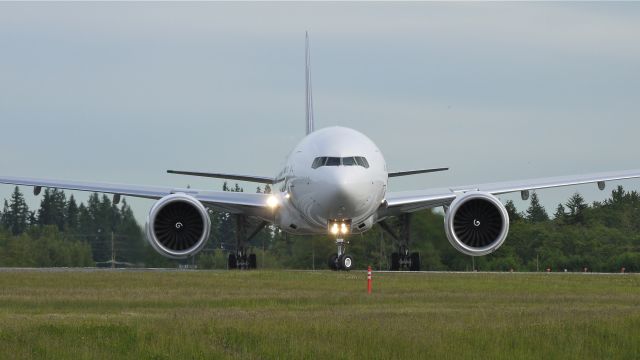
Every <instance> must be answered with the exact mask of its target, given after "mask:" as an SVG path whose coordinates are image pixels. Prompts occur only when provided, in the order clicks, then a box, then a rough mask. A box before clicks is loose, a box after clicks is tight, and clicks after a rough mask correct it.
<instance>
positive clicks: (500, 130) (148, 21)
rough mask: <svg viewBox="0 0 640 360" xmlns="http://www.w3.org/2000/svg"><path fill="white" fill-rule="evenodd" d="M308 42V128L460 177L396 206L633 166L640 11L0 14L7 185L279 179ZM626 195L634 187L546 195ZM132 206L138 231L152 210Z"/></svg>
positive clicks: (148, 6) (321, 6) (202, 184)
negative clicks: (489, 186) (360, 136)
mask: <svg viewBox="0 0 640 360" xmlns="http://www.w3.org/2000/svg"><path fill="white" fill-rule="evenodd" d="M305 31H309V33H310V37H311V58H312V59H311V62H312V77H313V94H314V108H315V119H316V128H321V127H326V126H333V125H341V126H347V127H351V128H354V129H357V130H359V131H361V132H363V133H364V134H366V135H367V136H369V137H370V138H371V139H372V140H373V141H374V142H375V143H376V144H377V145H378V147H379V148H380V149H381V151H382V153H383V154H384V156H385V158H386V160H387V163H388V166H389V169H390V170H395V171H401V170H411V169H420V168H430V167H442V166H448V167H450V168H451V170H450V171H448V172H444V173H437V174H425V175H416V176H411V177H405V178H394V179H391V180H390V184H389V187H390V190H391V191H394V190H416V189H425V188H430V187H444V186H455V185H467V184H476V183H484V182H495V181H506V180H517V179H525V178H536V177H548V176H557V175H570V174H579V173H588V172H600V171H610V170H625V169H634V168H640V161H638V148H639V147H640V146H639V145H638V141H637V138H638V134H639V130H640V121H639V120H640V116H639V115H640V46H639V45H638V43H639V42H638V39H640V4H638V3H609V2H606V3H573V2H572V3H548V2H539V3H520V2H518V3H493V2H492V3H449V2H447V3H396V2H394V3H380V2H376V3H364V2H359V3H153V2H144V3H85V2H73V3H6V2H1V3H0V49H1V53H0V131H1V133H0V134H1V135H0V154H1V155H0V174H1V175H12V176H31V177H42V178H54V179H76V180H86V181H103V182H114V183H130V184H149V185H167V186H175V187H182V186H186V185H190V186H191V187H192V188H202V189H213V190H216V189H220V188H221V186H222V182H221V181H218V180H213V179H201V178H194V177H184V176H179V175H170V174H166V173H165V171H166V170H167V169H178V170H190V171H216V172H229V173H239V174H254V175H263V176H274V175H275V174H276V173H277V172H278V171H279V169H280V168H281V166H283V164H284V160H285V158H286V155H287V154H288V152H289V151H290V150H291V149H292V148H293V147H294V146H295V144H296V143H297V142H298V141H300V140H301V138H302V137H303V136H304V131H305V122H304V112H305V110H304V104H305V94H304V34H305ZM617 184H622V185H624V186H625V187H627V188H629V189H636V190H638V189H640V181H624V182H616V183H610V184H609V185H608V187H607V189H606V191H604V192H599V191H598V190H597V188H596V186H595V185H585V186H578V187H573V188H563V189H554V190H541V191H538V195H539V197H540V199H541V201H542V203H543V204H544V205H545V206H546V207H547V208H548V210H549V211H550V212H553V210H554V209H555V207H556V205H557V204H558V203H559V202H561V201H565V200H566V199H567V198H568V197H569V196H570V195H571V194H572V193H573V192H575V191H579V192H581V193H582V194H583V195H584V196H585V198H586V199H587V200H588V201H595V200H601V199H603V198H605V197H607V196H608V195H609V193H610V190H611V188H612V187H613V186H615V185H617ZM241 185H242V186H243V187H244V188H245V191H255V187H256V185H255V184H250V183H243V184H241ZM11 190H12V186H9V185H2V186H0V199H2V198H3V197H7V196H8V194H9V193H10V192H11ZM23 191H25V192H26V193H30V192H31V189H23ZM74 194H75V195H76V196H77V197H78V198H79V199H81V200H84V199H86V195H84V194H79V193H74ZM27 198H28V201H29V204H30V205H31V206H32V207H37V205H38V203H39V199H38V198H36V197H34V196H31V195H29V196H27ZM508 199H514V200H515V203H516V205H517V206H518V207H519V208H521V209H524V208H525V207H526V206H527V203H526V202H523V201H521V200H519V194H515V195H508V196H504V197H502V200H508ZM128 201H129V203H130V204H132V206H133V208H134V211H135V213H136V217H137V218H138V219H139V220H140V221H141V222H142V221H144V219H145V217H146V214H147V212H148V210H149V208H150V206H151V205H152V204H153V201H151V200H135V199H128Z"/></svg>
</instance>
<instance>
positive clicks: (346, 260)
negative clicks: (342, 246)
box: [339, 254, 353, 271]
mask: <svg viewBox="0 0 640 360" xmlns="http://www.w3.org/2000/svg"><path fill="white" fill-rule="evenodd" d="M339 262H340V270H344V271H349V270H351V269H353V258H352V257H351V255H348V254H345V255H342V256H341V257H340V261H339Z"/></svg>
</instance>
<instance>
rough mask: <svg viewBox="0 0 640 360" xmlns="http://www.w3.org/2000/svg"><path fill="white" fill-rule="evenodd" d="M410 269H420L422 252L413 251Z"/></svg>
mask: <svg viewBox="0 0 640 360" xmlns="http://www.w3.org/2000/svg"><path fill="white" fill-rule="evenodd" d="M409 270H410V271H420V253H418V252H413V253H411V266H410V267H409Z"/></svg>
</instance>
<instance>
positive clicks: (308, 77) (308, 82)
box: [304, 32, 313, 135]
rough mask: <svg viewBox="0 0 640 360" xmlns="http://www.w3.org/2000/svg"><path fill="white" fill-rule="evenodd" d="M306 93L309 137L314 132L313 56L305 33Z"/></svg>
mask: <svg viewBox="0 0 640 360" xmlns="http://www.w3.org/2000/svg"><path fill="white" fill-rule="evenodd" d="M304 60H305V85H306V89H305V93H306V95H307V104H306V110H307V112H306V119H307V135H308V134H311V133H312V132H313V95H312V93H311V54H310V53H309V33H308V32H305V49H304Z"/></svg>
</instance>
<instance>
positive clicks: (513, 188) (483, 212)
mask: <svg viewBox="0 0 640 360" xmlns="http://www.w3.org/2000/svg"><path fill="white" fill-rule="evenodd" d="M310 65H311V61H310V51H309V36H308V34H306V35H305V83H306V84H305V92H306V115H305V120H306V136H305V137H304V138H303V139H302V140H301V141H300V142H299V143H298V144H297V145H296V146H295V148H294V149H293V150H292V151H291V153H290V154H289V156H288V158H287V160H286V165H285V166H284V168H283V169H282V171H280V172H279V173H278V175H277V176H275V177H265V176H256V175H238V174H226V173H218V172H215V173H214V172H196V171H175V170H168V171H167V172H168V173H172V174H181V175H190V176H201V177H210V178H220V179H228V180H239V181H248V182H255V183H261V184H269V185H270V186H271V187H272V188H273V189H274V191H273V193H271V194H262V193H255V194H252V193H243V192H225V191H208V190H196V189H191V188H173V187H157V186H139V185H122V184H108V183H97V182H84V181H67V180H52V179H37V178H29V177H12V176H0V183H3V184H13V185H24V186H32V187H33V192H34V194H35V195H38V194H39V193H40V191H41V190H42V188H43V187H45V188H58V189H68V190H78V191H90V192H100V193H107V194H113V202H114V203H116V204H117V203H118V202H119V201H120V197H121V196H131V197H139V198H147V199H154V200H157V201H156V202H155V204H154V205H153V206H152V207H151V209H150V211H149V215H148V218H147V222H146V225H145V234H146V238H147V240H148V242H149V243H150V244H151V246H152V247H153V248H154V249H155V250H156V251H157V252H158V253H160V254H161V255H163V256H166V257H168V258H172V259H184V258H188V257H191V256H194V255H196V254H197V253H198V252H200V251H201V250H202V248H203V247H204V246H205V243H206V241H207V239H208V238H209V233H210V230H211V224H210V218H209V210H211V211H223V212H228V213H230V214H231V215H232V216H233V217H234V218H235V220H236V245H237V246H236V250H235V252H231V253H230V254H229V256H228V259H227V260H228V264H227V265H228V268H229V269H235V268H242V269H252V268H256V266H257V262H256V255H255V254H252V253H250V251H249V248H248V246H247V243H248V242H249V241H250V240H251V239H252V238H253V237H254V236H255V235H256V234H257V233H258V232H259V231H261V229H262V228H264V227H265V226H267V225H269V224H273V225H275V226H277V227H279V228H280V229H282V230H283V231H285V232H288V233H292V234H302V235H308V234H328V235H329V236H331V237H333V238H335V242H336V247H337V251H336V252H335V253H334V254H332V255H331V257H330V259H329V261H328V265H329V267H330V268H331V269H333V270H350V269H352V268H353V266H354V259H353V257H352V256H351V255H350V254H349V253H348V252H347V242H346V241H345V238H346V237H347V236H348V235H351V234H359V233H363V232H365V231H367V230H369V229H371V228H372V227H373V226H374V225H375V224H378V225H379V226H380V227H381V228H382V229H383V230H384V231H385V232H387V233H388V234H390V235H391V237H392V238H393V239H394V240H395V243H396V247H397V251H395V252H393V253H392V254H391V266H390V270H404V269H406V270H410V271H417V270H420V255H419V253H417V252H411V251H410V245H411V243H410V237H409V233H410V231H409V228H410V224H411V215H412V214H413V213H415V212H417V211H420V210H425V209H433V208H437V207H443V208H444V211H445V224H444V231H445V234H446V237H447V239H448V240H449V242H450V243H451V245H452V246H453V247H454V248H455V249H457V250H458V251H460V252H461V253H463V254H466V255H471V256H482V255H487V254H490V253H492V252H494V251H496V250H497V249H498V248H499V247H500V246H501V245H502V244H503V243H504V241H505V240H506V238H507V234H508V232H509V215H508V213H507V210H506V208H505V206H504V205H503V204H502V203H501V202H500V200H499V199H498V198H497V195H501V194H507V193H518V192H519V193H520V195H521V197H522V199H523V200H527V199H528V197H529V194H530V191H531V190H536V189H546V188H553V187H561V186H569V185H578V184H587V183H596V184H597V186H598V188H599V189H600V190H604V188H605V182H606V181H612V180H623V179H631V178H639V177H640V170H626V171H613V172H603V173H594V174H586V175H573V176H562V177H552V178H539V179H529V180H520V181H508V182H498V183H489V184H475V185H468V186H456V187H447V188H434V189H424V190H418V191H403V192H396V191H390V190H389V188H388V184H389V179H390V178H393V177H400V176H411V175H416V174H425V173H432V172H438V171H446V170H448V169H447V168H444V167H441V168H430V169H419V170H410V171H399V172H395V171H389V170H388V168H387V163H386V161H385V159H384V156H383V154H382V152H381V151H380V149H378V147H377V146H376V145H375V144H374V142H373V141H371V140H370V139H369V138H368V137H367V136H365V135H364V134H362V133H361V132H358V131H356V130H353V129H350V128H346V127H340V126H334V127H327V128H322V129H319V130H315V123H314V118H313V96H312V91H311V66H310ZM391 217H397V218H398V220H399V221H398V226H397V228H394V227H392V226H391V225H390V224H389V223H388V222H387V219H389V218H391ZM252 218H257V219H259V220H261V222H260V223H259V225H257V226H256V227H255V228H254V229H252V230H251V232H250V233H248V231H249V230H250V229H249V226H250V224H251V223H250V221H249V220H250V219H252Z"/></svg>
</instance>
